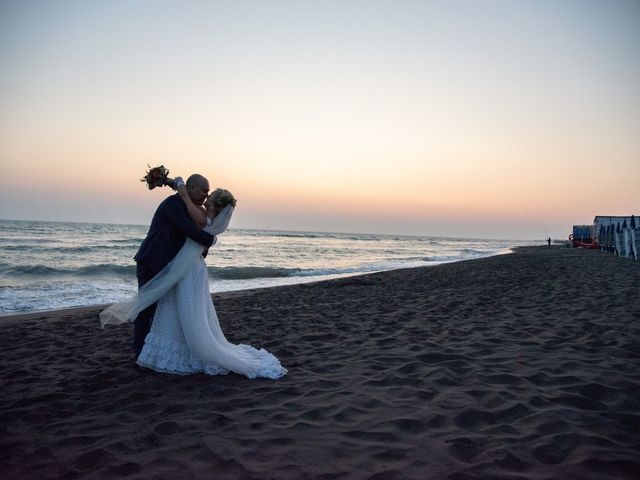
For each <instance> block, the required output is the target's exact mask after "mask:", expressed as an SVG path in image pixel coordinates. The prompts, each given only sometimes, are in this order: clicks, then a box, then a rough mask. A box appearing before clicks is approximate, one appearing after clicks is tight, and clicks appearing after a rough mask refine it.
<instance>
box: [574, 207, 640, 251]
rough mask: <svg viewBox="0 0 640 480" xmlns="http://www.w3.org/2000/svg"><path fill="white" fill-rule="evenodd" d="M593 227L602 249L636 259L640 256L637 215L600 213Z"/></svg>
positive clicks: (639, 234) (639, 227)
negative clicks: (607, 214) (639, 250)
mask: <svg viewBox="0 0 640 480" xmlns="http://www.w3.org/2000/svg"><path fill="white" fill-rule="evenodd" d="M591 228H592V230H591V231H592V232H594V236H595V239H596V241H597V242H598V244H599V248H600V250H602V251H605V252H609V253H615V254H616V255H618V256H620V257H625V258H632V259H634V260H636V261H638V259H639V258H640V255H639V253H638V249H639V247H640V224H639V222H638V221H637V220H636V216H635V215H631V216H605V215H598V216H596V217H595V218H594V219H593V226H592V227H591ZM574 231H575V226H574ZM574 238H575V234H574ZM574 246H575V245H574ZM578 246H580V245H578Z"/></svg>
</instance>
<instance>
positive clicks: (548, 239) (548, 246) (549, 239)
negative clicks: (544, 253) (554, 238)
mask: <svg viewBox="0 0 640 480" xmlns="http://www.w3.org/2000/svg"><path fill="white" fill-rule="evenodd" d="M547 248H551V237H549V238H547Z"/></svg>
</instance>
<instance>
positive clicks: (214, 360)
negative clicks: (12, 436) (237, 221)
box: [100, 206, 287, 378]
mask: <svg viewBox="0 0 640 480" xmlns="http://www.w3.org/2000/svg"><path fill="white" fill-rule="evenodd" d="M232 213H233V207H231V206H228V207H225V208H224V209H223V211H222V212H221V213H220V214H219V215H217V216H216V218H215V219H214V221H213V222H211V221H208V224H207V226H206V227H205V229H204V230H205V231H207V232H209V233H211V234H213V235H217V234H221V233H223V232H224V231H225V230H226V229H227V227H228V225H229V221H230V219H231V215H232ZM202 250H203V246H202V245H200V244H198V243H196V242H195V241H193V240H191V239H190V238H187V240H186V242H185V244H184V246H183V247H182V249H181V250H180V252H179V253H178V254H177V255H176V257H175V258H174V259H173V260H172V261H171V262H170V263H169V264H168V265H167V266H166V267H165V268H164V269H163V270H162V271H161V272H160V273H158V275H156V276H155V277H154V278H153V279H152V280H151V281H150V282H149V283H147V284H145V285H144V286H143V287H141V288H140V290H139V291H138V294H137V295H136V296H135V297H133V298H132V299H130V300H127V301H124V302H120V303H117V304H114V305H112V306H110V307H109V308H107V309H106V310H104V311H103V312H101V313H100V322H101V324H102V326H103V327H104V325H105V324H107V323H123V322H126V321H132V320H134V319H135V318H136V316H137V314H138V313H139V312H140V311H141V310H143V309H144V308H146V307H147V306H148V305H151V304H152V303H154V302H155V301H157V300H159V301H158V307H157V309H156V313H155V315H154V317H153V323H152V326H151V331H150V332H149V334H148V335H147V337H146V339H145V344H144V347H143V349H142V352H141V353H140V356H139V357H138V364H139V365H141V366H143V367H147V368H151V369H153V370H156V371H158V372H165V373H172V374H178V375H188V374H193V373H206V374H209V375H224V374H227V373H229V372H235V373H238V374H241V375H245V376H247V377H248V378H256V377H266V378H279V377H282V376H283V375H285V374H286V373H287V370H286V369H285V368H284V367H283V366H282V365H281V364H280V361H279V360H278V359H277V358H276V357H275V356H274V355H273V354H271V353H269V352H268V351H266V350H264V349H259V350H258V349H256V348H254V347H252V346H250V345H244V344H239V345H235V344H233V343H230V342H229V341H228V340H227V339H226V337H225V336H224V333H223V332H222V329H221V328H220V323H219V322H218V315H217V314H216V310H215V307H214V305H213V300H212V299H211V294H210V293H209V277H208V273H207V265H206V263H205V261H204V259H203V258H202V255H201V253H202Z"/></svg>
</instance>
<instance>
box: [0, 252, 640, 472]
mask: <svg viewBox="0 0 640 480" xmlns="http://www.w3.org/2000/svg"><path fill="white" fill-rule="evenodd" d="M638 285H640V265H639V264H638V263H636V262H633V261H631V260H629V259H622V258H618V257H614V256H612V255H608V254H604V253H601V252H598V251H588V250H581V249H564V248H559V247H554V248H547V247H546V246H544V247H522V248H519V249H517V250H516V251H515V252H514V253H513V254H509V255H499V256H494V257H489V258H481V259H476V260H470V261H462V262H456V263H449V264H444V265H439V266H434V267H423V268H412V269H403V270H394V271H388V272H382V273H374V274H369V275H362V276H357V277H349V278H342V279H336V280H329V281H324V282H317V283H308V284H298V285H290V286H282V287H276V288H267V289H255V290H247V291H239V292H227V293H221V294H214V301H215V305H216V308H217V311H218V315H219V317H220V322H221V325H222V328H223V331H224V332H225V334H226V336H227V338H228V339H229V340H230V341H232V342H234V343H247V344H251V345H254V346H257V347H263V348H266V349H268V350H269V351H271V352H272V353H274V354H275V355H276V356H277V357H278V358H279V359H280V360H281V362H282V364H283V365H284V366H285V367H286V368H287V369H288V370H289V373H288V374H287V375H286V376H285V377H283V378H281V379H279V380H266V379H258V380H249V379H246V378H244V377H241V376H238V375H235V374H229V375H227V376H217V377H211V376H205V375H194V376H184V377H182V376H169V375H164V374H157V373H150V372H144V371H139V370H137V369H134V368H133V362H132V354H131V348H130V340H131V333H132V327H131V325H122V326H117V327H115V326H107V327H106V328H105V329H100V326H99V322H98V318H97V314H98V313H99V311H100V310H101V309H102V308H104V306H101V307H99V306H94V307H83V308H77V309H67V310H57V311H50V312H37V313H31V314H26V315H16V316H9V317H2V318H0V326H1V328H2V336H1V337H0V338H1V339H2V340H1V348H0V358H1V364H2V378H1V384H0V385H1V389H0V417H1V418H0V419H1V421H0V432H1V433H0V472H1V476H2V477H3V478H15V479H23V478H25V479H29V478H32V479H47V478H66V479H74V478H116V477H117V478H131V479H148V478H167V479H177V478H195V479H201V478H202V479H226V478H228V479H451V480H465V479H486V478H504V479H555V478H557V479H585V478H590V479H591V478H595V479H633V478H639V477H640V473H639V472H640V456H639V455H638V452H639V451H640V298H639V288H638Z"/></svg>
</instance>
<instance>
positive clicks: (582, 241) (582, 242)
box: [569, 234, 600, 250]
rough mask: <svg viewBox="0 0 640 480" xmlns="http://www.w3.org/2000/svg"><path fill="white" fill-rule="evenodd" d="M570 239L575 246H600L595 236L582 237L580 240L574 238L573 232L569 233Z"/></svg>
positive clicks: (592, 247)
mask: <svg viewBox="0 0 640 480" xmlns="http://www.w3.org/2000/svg"><path fill="white" fill-rule="evenodd" d="M569 241H570V242H571V246H572V247H573V248H588V249H593V250H595V249H597V248H600V246H599V245H598V242H596V241H595V240H594V239H593V238H581V239H580V240H578V239H576V238H574V236H573V234H571V235H569Z"/></svg>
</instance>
